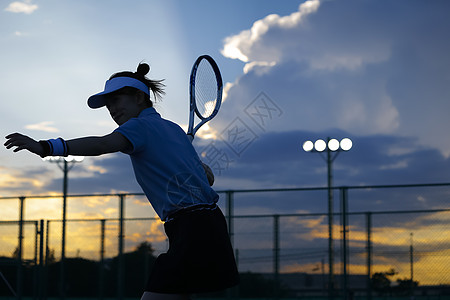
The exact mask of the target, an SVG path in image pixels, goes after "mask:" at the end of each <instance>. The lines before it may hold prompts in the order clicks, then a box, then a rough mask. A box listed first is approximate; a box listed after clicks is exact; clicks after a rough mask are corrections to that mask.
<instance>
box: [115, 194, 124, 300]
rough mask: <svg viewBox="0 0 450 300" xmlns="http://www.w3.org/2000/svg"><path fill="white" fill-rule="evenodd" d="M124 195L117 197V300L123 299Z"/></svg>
mask: <svg viewBox="0 0 450 300" xmlns="http://www.w3.org/2000/svg"><path fill="white" fill-rule="evenodd" d="M124 202H125V195H124V194H120V195H119V255H118V262H117V267H118V272H117V292H118V295H117V296H118V297H117V299H119V300H123V297H124V282H123V279H124V266H123V240H124V232H125V230H124V218H125V203H124Z"/></svg>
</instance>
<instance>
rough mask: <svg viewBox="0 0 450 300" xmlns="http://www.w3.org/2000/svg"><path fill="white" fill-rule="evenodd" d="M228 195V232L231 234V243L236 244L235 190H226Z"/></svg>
mask: <svg viewBox="0 0 450 300" xmlns="http://www.w3.org/2000/svg"><path fill="white" fill-rule="evenodd" d="M226 195H227V202H226V205H227V219H228V234H229V235H230V240H231V245H233V246H234V243H233V242H234V241H233V234H234V233H233V204H234V203H233V202H234V192H233V191H226Z"/></svg>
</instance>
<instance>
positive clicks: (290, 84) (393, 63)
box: [211, 0, 450, 156]
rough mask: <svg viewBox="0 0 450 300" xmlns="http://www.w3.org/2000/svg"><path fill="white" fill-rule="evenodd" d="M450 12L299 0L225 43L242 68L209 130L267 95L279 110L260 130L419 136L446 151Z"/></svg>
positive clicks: (449, 149) (449, 144)
mask: <svg viewBox="0 0 450 300" xmlns="http://www.w3.org/2000/svg"><path fill="white" fill-rule="evenodd" d="M405 7H408V11H406V10H405V9H404V8H405ZM448 9H450V3H447V2H440V3H439V5H432V6H430V5H427V4H425V3H423V2H421V1H396V2H381V1H370V2H367V1H363V2H361V1H354V0H346V1H323V2H319V1H306V2H304V3H302V4H301V5H300V6H299V9H298V11H296V12H293V13H291V14H290V15H287V16H278V15H268V16H266V17H265V18H262V19H260V20H257V21H256V22H254V23H253V26H252V27H251V28H249V29H246V30H243V31H242V32H240V33H238V34H236V35H232V36H229V37H227V38H225V39H224V45H223V48H222V54H223V55H224V56H225V57H228V58H232V59H239V60H241V61H243V62H245V66H244V70H243V73H242V75H241V76H240V77H239V78H237V79H236V80H235V81H234V82H233V83H230V84H229V85H228V87H227V97H226V102H225V103H224V105H223V107H222V109H221V112H220V113H219V116H218V117H216V118H217V120H215V123H212V125H211V131H213V130H216V132H221V131H223V130H224V129H225V128H226V127H227V126H228V124H229V123H230V121H232V120H233V119H234V118H235V117H236V116H239V115H241V114H242V113H243V112H244V111H245V109H246V106H247V105H249V104H251V102H252V100H253V99H254V98H255V97H257V95H258V94H259V93H261V92H264V93H265V94H266V95H267V96H268V97H270V98H271V99H272V101H273V102H275V103H276V104H277V105H278V106H279V107H280V108H281V110H282V111H283V115H282V116H281V118H279V120H275V121H274V122H272V123H271V124H270V126H268V127H267V128H266V130H270V131H289V130H295V129H298V128H302V129H304V130H306V131H317V132H322V131H326V130H333V129H340V130H344V131H346V132H348V133H350V134H355V135H373V134H387V135H391V134H395V135H399V136H416V137H417V138H418V141H419V143H420V144H422V145H427V146H432V147H436V148H438V149H439V150H440V151H441V152H442V153H443V154H444V155H446V156H449V155H450V140H449V139H445V138H442V137H445V136H446V135H447V132H446V131H447V127H448V126H450V121H449V119H448V117H447V115H446V112H448V111H449V110H450V101H448V99H449V97H450V84H449V78H450V77H449V72H448V70H449V69H450V58H449V57H448V55H447V53H448V52H449V51H450V41H449V40H448V39H447V38H446V34H447V31H446V28H449V26H450V20H449V19H448V18H447V16H446V15H445V13H444V11H447V10H448ZM399 20H401V22H399Z"/></svg>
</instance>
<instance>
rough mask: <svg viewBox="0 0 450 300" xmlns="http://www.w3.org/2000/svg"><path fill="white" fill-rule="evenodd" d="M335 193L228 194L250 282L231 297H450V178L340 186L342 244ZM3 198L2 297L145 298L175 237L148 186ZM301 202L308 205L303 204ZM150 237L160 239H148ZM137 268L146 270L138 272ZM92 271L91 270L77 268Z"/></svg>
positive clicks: (227, 209)
mask: <svg viewBox="0 0 450 300" xmlns="http://www.w3.org/2000/svg"><path fill="white" fill-rule="evenodd" d="M327 191H328V189H327V188H322V187H318V188H294V189H265V190H234V191H232V190H229V191H220V192H219V193H220V194H222V195H224V197H222V198H224V199H225V202H224V203H222V202H220V203H221V205H220V206H221V208H222V210H223V211H224V212H225V214H226V217H227V221H228V226H229V232H230V238H231V240H232V243H233V246H234V248H235V251H236V259H237V262H238V266H239V270H240V272H241V274H242V284H241V287H240V288H236V289H234V290H233V291H229V292H228V296H229V297H263V298H282V297H327V298H329V299H333V298H336V299H338V298H339V299H351V298H353V297H364V298H365V299H371V298H372V297H380V296H382V297H412V296H415V297H416V298H420V297H421V296H422V297H427V299H431V298H433V297H436V299H437V298H439V297H441V298H440V299H443V298H442V297H448V296H449V295H450V291H449V287H450V275H448V274H450V235H449V232H450V226H449V224H450V209H449V208H448V195H449V194H450V193H449V192H450V183H438V184H420V185H384V186H357V187H335V188H333V191H334V193H335V194H336V196H337V198H338V199H339V203H338V204H339V205H336V206H335V207H333V211H334V212H333V216H334V217H333V218H332V220H333V223H332V229H333V239H334V240H335V241H336V242H337V243H335V244H334V246H333V247H332V248H331V249H330V244H329V243H328V241H327V239H328V238H329V236H328V223H327V222H328V220H329V218H330V215H329V213H324V211H327V210H326V209H325V208H326V193H327ZM411 197H413V198H414V197H415V198H414V199H415V200H414V201H412V200H411V199H412V198H411ZM417 199H419V201H416V200H417ZM422 199H424V200H422ZM429 199H433V203H434V204H433V207H432V208H430V209H418V208H420V205H419V206H417V205H415V204H413V203H417V202H419V204H420V203H421V202H426V201H429ZM0 200H3V201H0V211H1V210H2V205H3V204H5V205H7V206H8V207H11V205H12V203H14V201H18V205H17V213H18V219H14V218H12V219H9V220H6V219H5V217H2V218H3V219H5V220H3V221H0V231H1V239H0V272H1V274H0V275H1V276H0V296H4V297H10V298H16V299H21V298H23V297H30V296H32V297H33V298H34V299H47V298H49V297H58V298H60V299H65V298H68V297H90V298H97V299H103V298H110V297H114V298H117V299H124V298H125V297H139V296H140V295H139V293H140V287H141V286H142V285H143V283H144V279H145V278H146V277H147V276H148V267H147V266H148V265H151V263H152V258H153V257H154V256H157V255H158V254H160V253H162V252H165V251H166V250H167V247H168V245H167V240H166V237H165V235H164V232H163V228H162V222H161V221H159V220H158V218H156V217H155V216H154V212H153V211H152V210H151V208H149V205H148V204H147V203H146V201H147V200H146V199H145V197H144V195H143V194H141V193H129V194H102V195H67V199H66V200H67V201H64V203H66V202H67V203H66V205H68V207H65V208H61V207H58V202H59V201H60V200H61V198H60V197H55V196H29V197H3V198H0ZM275 201H276V202H275ZM364 201H366V202H367V203H365V204H364V205H362V204H361V202H363V203H364ZM33 202H34V203H37V202H39V203H46V204H47V205H45V206H46V207H47V206H51V205H53V206H54V208H53V209H54V210H60V211H62V210H65V211H67V214H68V217H67V218H66V219H65V220H63V218H58V217H55V215H51V213H49V212H47V213H46V215H44V216H41V215H39V210H38V211H37V212H35V211H34V210H33V212H31V210H32V209H29V210H30V213H28V211H26V209H25V207H31V206H32V205H30V204H32V203H33ZM26 203H27V206H25V204H26ZM49 203H51V205H49ZM80 203H81V204H80ZM274 203H276V205H274ZM377 203H378V204H377ZM55 204H56V206H55ZM293 204H295V206H296V207H298V209H294V210H292V207H295V206H294V205H293ZM77 205H82V208H79V207H78V206H77ZM144 205H145V206H144ZM424 206H426V205H424ZM424 206H422V207H424ZM143 207H145V209H144V208H143ZM317 207H319V208H317ZM399 207H402V209H398V208H399ZM363 208H368V209H367V210H363ZM380 208H383V210H380ZM98 211H102V213H101V214H100V213H99V212H98ZM235 212H236V213H235ZM25 215H27V216H28V215H30V216H31V217H29V218H27V219H25ZM149 215H150V216H152V217H148V216H149ZM32 217H34V218H36V217H37V218H36V219H33V220H32V219H31V218H32ZM63 231H65V232H64V233H63ZM64 237H65V238H64ZM144 241H146V242H148V248H145V247H141V248H140V249H138V248H137V247H139V246H142V242H144ZM150 245H151V248H150ZM144 246H145V245H144ZM138 250H139V251H140V252H139V251H138ZM141 250H145V251H141ZM330 256H332V257H333V260H331V261H333V264H334V265H333V267H334V268H330V264H329V262H330V260H329V257H330ZM136 259H137V260H138V261H140V264H136V262H135V260H136ZM130 269H132V270H133V273H136V274H137V275H136V278H130V276H129V275H126V274H130V273H129V272H130ZM81 270H84V273H82V274H85V276H84V278H81V279H80V278H74V274H77V272H82V271H81ZM330 270H332V271H330ZM255 280H256V281H257V282H259V283H262V285H261V287H260V289H259V291H260V293H261V295H258V293H257V292H255V291H249V290H247V288H246V284H248V282H253V284H255V283H254V282H255ZM386 280H387V281H386ZM24 282H27V284H26V285H25V284H24ZM49 282H51V284H49ZM386 282H390V283H391V284H390V285H386ZM30 283H31V284H30ZM383 283H384V285H383ZM111 287H113V288H111ZM88 291H89V292H88ZM83 293H84V294H83ZM252 293H253V294H252Z"/></svg>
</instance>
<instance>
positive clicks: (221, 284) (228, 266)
mask: <svg viewBox="0 0 450 300" xmlns="http://www.w3.org/2000/svg"><path fill="white" fill-rule="evenodd" d="M164 230H165V232H166V234H167V236H168V238H169V250H168V251H167V253H163V254H161V255H159V256H158V258H157V259H156V261H155V264H154V265H153V268H152V271H151V274H150V278H149V280H148V283H147V287H146V289H145V290H146V291H147V292H155V293H165V294H192V293H204V292H215V291H220V290H224V289H226V288H229V287H232V286H234V285H236V284H238V283H239V273H238V270H237V267H236V261H235V258H234V253H233V249H232V247H231V243H230V238H229V235H228V230H227V224H226V221H225V217H224V216H223V214H222V211H221V210H220V208H218V207H217V206H215V208H214V209H201V210H192V211H190V210H187V211H184V212H182V213H179V214H178V213H177V215H176V216H174V217H173V219H172V220H171V221H168V222H166V223H165V224H164Z"/></svg>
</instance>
